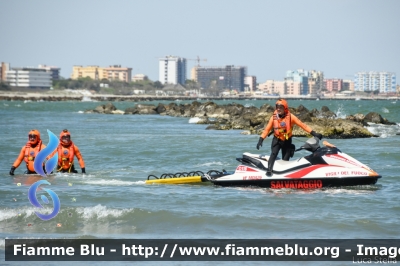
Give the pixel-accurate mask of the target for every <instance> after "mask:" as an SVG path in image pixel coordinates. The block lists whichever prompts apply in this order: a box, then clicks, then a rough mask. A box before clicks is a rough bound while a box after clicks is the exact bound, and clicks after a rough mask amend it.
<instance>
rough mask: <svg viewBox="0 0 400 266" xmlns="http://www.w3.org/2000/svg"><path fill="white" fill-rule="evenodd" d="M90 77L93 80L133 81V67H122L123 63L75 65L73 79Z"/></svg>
mask: <svg viewBox="0 0 400 266" xmlns="http://www.w3.org/2000/svg"><path fill="white" fill-rule="evenodd" d="M86 77H89V78H91V79H93V80H102V79H107V80H109V81H111V80H118V81H125V82H131V80H132V68H129V67H121V65H112V66H109V67H99V66H86V67H84V66H73V67H72V74H71V79H78V78H86Z"/></svg>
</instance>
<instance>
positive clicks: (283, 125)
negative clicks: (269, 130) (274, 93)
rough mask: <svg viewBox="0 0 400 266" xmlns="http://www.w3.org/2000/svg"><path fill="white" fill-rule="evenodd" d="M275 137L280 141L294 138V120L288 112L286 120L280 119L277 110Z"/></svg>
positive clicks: (275, 114)
mask: <svg viewBox="0 0 400 266" xmlns="http://www.w3.org/2000/svg"><path fill="white" fill-rule="evenodd" d="M273 118H274V124H273V130H274V135H275V137H277V138H278V139H281V140H287V139H289V138H290V137H291V136H292V119H291V114H290V112H287V114H286V115H285V117H284V118H279V116H278V112H277V111H276V110H275V112H274V114H273Z"/></svg>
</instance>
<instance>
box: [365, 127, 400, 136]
mask: <svg viewBox="0 0 400 266" xmlns="http://www.w3.org/2000/svg"><path fill="white" fill-rule="evenodd" d="M366 128H367V129H368V131H369V132H371V133H372V134H374V135H377V136H379V137H380V138H387V137H391V136H395V135H396V134H397V133H398V132H399V130H400V128H399V124H397V125H383V124H374V123H368V127H366Z"/></svg>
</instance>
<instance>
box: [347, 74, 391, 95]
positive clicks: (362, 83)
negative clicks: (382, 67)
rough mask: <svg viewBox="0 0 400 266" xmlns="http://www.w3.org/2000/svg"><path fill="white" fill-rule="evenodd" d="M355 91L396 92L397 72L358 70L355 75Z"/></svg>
mask: <svg viewBox="0 0 400 266" xmlns="http://www.w3.org/2000/svg"><path fill="white" fill-rule="evenodd" d="M354 90H355V91H379V92H380V93H388V92H396V74H395V73H393V72H375V71H370V72H358V73H356V74H355V75H354Z"/></svg>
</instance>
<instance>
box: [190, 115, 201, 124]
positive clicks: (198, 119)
mask: <svg viewBox="0 0 400 266" xmlns="http://www.w3.org/2000/svg"><path fill="white" fill-rule="evenodd" d="M200 120H201V118H200V117H192V118H190V119H189V124H197V122H199V121H200Z"/></svg>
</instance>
